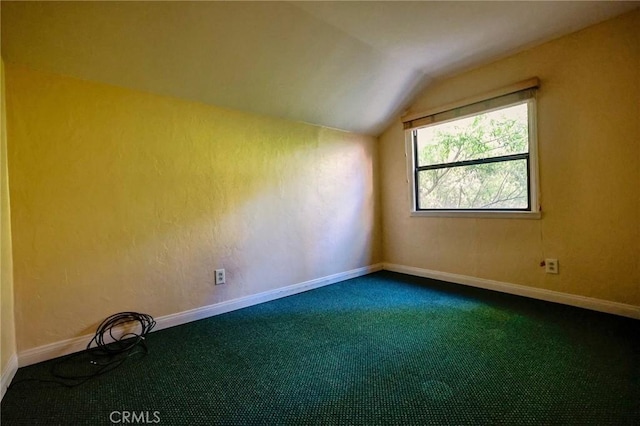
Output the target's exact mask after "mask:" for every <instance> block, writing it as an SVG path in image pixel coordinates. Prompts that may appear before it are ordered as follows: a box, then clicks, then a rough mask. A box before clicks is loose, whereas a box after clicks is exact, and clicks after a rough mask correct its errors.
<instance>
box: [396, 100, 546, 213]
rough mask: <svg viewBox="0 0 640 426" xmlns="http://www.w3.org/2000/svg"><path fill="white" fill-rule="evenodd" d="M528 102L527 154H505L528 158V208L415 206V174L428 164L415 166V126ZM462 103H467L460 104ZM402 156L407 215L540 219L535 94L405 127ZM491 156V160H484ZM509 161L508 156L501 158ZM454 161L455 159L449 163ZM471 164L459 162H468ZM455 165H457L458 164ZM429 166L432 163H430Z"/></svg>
mask: <svg viewBox="0 0 640 426" xmlns="http://www.w3.org/2000/svg"><path fill="white" fill-rule="evenodd" d="M525 103H526V104H527V119H528V136H529V149H528V153H527V154H517V155H513V156H508V157H522V156H526V159H527V163H528V164H527V175H528V180H527V187H528V204H529V206H528V208H526V209H419V208H418V190H419V189H418V174H419V172H420V171H421V170H425V168H427V169H428V168H430V167H431V166H420V167H419V166H418V165H417V164H418V161H417V155H418V153H417V149H416V146H417V137H416V136H414V135H417V130H418V129H421V128H425V127H430V126H432V125H435V124H441V123H445V122H451V121H454V120H459V119H463V118H466V117H471V116H475V115H479V114H483V113H487V112H491V111H496V110H500V109H504V108H508V107H511V106H514V105H520V104H525ZM462 106H463V107H464V106H466V105H462ZM404 132H405V156H406V158H407V181H408V183H409V194H410V195H409V198H410V203H411V209H410V215H411V216H417V217H420V216H426V217H480V218H483V217H484V218H519V219H539V218H540V217H541V209H540V190H539V180H538V137H537V136H538V135H537V102H536V96H535V95H534V96H532V97H530V98H528V99H525V100H519V101H515V102H512V103H508V104H505V105H501V106H499V107H495V108H486V109H483V110H481V111H477V112H473V113H470V114H466V115H461V116H459V117H455V118H452V119H449V120H443V121H439V122H437V123H430V124H426V125H422V126H418V127H413V128H408V129H406V130H405V131H404ZM495 158H498V157H489V158H488V159H483V160H469V161H463V162H459V163H471V164H482V163H488V162H495V160H493V159H495ZM485 160H490V161H485ZM503 161H508V160H503ZM448 164H456V163H448ZM471 164H458V165H457V166H460V165H471ZM457 166H456V167H457ZM431 168H432V167H431Z"/></svg>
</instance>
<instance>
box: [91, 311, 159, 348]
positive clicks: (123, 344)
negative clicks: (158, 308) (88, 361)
mask: <svg viewBox="0 0 640 426" xmlns="http://www.w3.org/2000/svg"><path fill="white" fill-rule="evenodd" d="M133 322H138V323H139V324H140V333H135V332H127V333H125V334H123V335H121V336H120V337H115V336H114V335H113V332H114V330H117V329H118V327H121V326H124V325H125V324H129V323H133ZM155 325H156V322H155V320H154V319H153V317H152V316H151V315H148V314H140V313H138V312H120V313H118V314H113V315H111V316H110V317H108V318H107V319H105V320H104V321H102V323H101V324H100V325H99V326H98V329H97V330H96V334H95V335H94V336H93V338H92V339H91V340H90V341H89V343H88V344H87V350H94V351H103V352H105V353H108V354H119V353H123V352H128V351H130V350H132V349H133V348H134V347H136V346H137V345H138V344H142V346H143V347H144V349H145V351H146V350H147V345H146V343H145V341H144V339H145V337H146V336H147V334H148V333H149V332H150V331H151V330H152V329H153V327H155ZM105 335H108V336H109V337H110V338H111V342H109V343H106V342H105ZM94 343H95V345H96V346H95V347H93V348H92V347H91V345H92V344H94Z"/></svg>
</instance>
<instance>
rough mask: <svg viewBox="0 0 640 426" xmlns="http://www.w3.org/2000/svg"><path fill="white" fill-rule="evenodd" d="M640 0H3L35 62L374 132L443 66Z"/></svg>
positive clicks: (19, 44)
mask: <svg viewBox="0 0 640 426" xmlns="http://www.w3.org/2000/svg"><path fill="white" fill-rule="evenodd" d="M638 6H640V2H617V1H613V2H612V1H602V2H600V1H587V2H577V1H576V2H518V1H515V2H400V1H387V2H7V1H2V3H1V12H2V57H3V59H4V60H5V62H10V63H20V64H24V65H27V66H30V67H32V68H36V69H42V70H48V71H53V72H57V73H62V74H66V75H71V76H75V77H79V78H82V79H86V80H93V81H99V82H104V83H108V84H114V85H118V86H123V87H129V88H134V89H139V90H145V91H149V92H153V93H158V94H163V95H169V96H175V97H179V98H184V99H189V100H195V101H200V102H204V103H208V104H212V105H217V106H222V107H228V108H234V109H239V110H243V111H248V112H253V113H258V114H264V115H269V116H276V117H281V118H285V119H289V120H295V121H303V122H308V123H313V124H318V125H322V126H327V127H334V128H339V129H344V130H349V131H354V132H359V133H366V134H372V135H377V134H379V133H380V132H382V131H383V130H384V129H385V127H386V126H387V125H388V124H389V122H390V120H392V119H393V118H394V117H396V116H397V114H398V113H399V112H400V111H401V110H402V109H403V108H405V107H406V106H407V105H408V103H409V102H411V100H412V99H413V98H414V97H415V96H416V94H417V93H418V92H419V91H420V90H421V89H422V88H424V87H425V86H426V85H428V84H429V82H430V81H432V80H433V79H436V78H441V77H443V76H446V75H450V74H452V73H457V72H460V71H463V70H466V69H469V68H472V67H475V66H478V65H480V64H484V63H487V62H490V61H492V60H495V59H497V58H500V57H504V56H506V55H508V54H511V53H515V52H517V51H520V50H523V49H526V48H529V47H532V46H534V45H537V44H540V43H543V42H545V41H547V40H550V39H553V38H556V37H559V36H562V35H564V34H568V33H570V32H573V31H576V30H579V29H581V28H584V27H586V26H589V25H592V24H594V23H597V22H600V21H603V20H606V19H608V18H611V17H613V16H616V15H618V14H621V13H624V12H626V11H629V10H631V9H633V8H636V7H638Z"/></svg>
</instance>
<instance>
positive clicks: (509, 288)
mask: <svg viewBox="0 0 640 426" xmlns="http://www.w3.org/2000/svg"><path fill="white" fill-rule="evenodd" d="M382 268H383V269H384V270H387V271H393V272H400V273H402V274H407V275H415V276H418V277H425V278H432V279H436V280H441V281H448V282H451V283H455V284H463V285H468V286H472V287H479V288H484V289H487V290H495V291H500V292H503V293H509V294H515V295H518V296H525V297H530V298H532V299H539V300H545V301H547V302H555V303H562V304H564V305H571V306H577V307H579V308H586V309H591V310H594V311H599V312H606V313H609V314H615V315H620V316H624V317H629V318H635V319H640V306H634V305H627V304H625V303H618V302H611V301H608V300H602V299H595V298H592V297H585V296H579V295H575V294H568V293H561V292H559V291H553V290H546V289H542V288H535V287H528V286H524V285H519V284H511V283H506V282H502V281H494V280H488V279H484V278H475V277H470V276H467V275H458V274H451V273H449V272H440V271H432V270H430V269H422V268H415V267H413V266H404V265H397V264H393V263H383V265H382Z"/></svg>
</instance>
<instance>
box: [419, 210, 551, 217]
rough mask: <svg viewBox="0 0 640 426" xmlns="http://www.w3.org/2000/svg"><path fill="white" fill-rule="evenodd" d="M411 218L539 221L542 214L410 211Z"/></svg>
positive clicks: (478, 211)
mask: <svg viewBox="0 0 640 426" xmlns="http://www.w3.org/2000/svg"><path fill="white" fill-rule="evenodd" d="M411 217H463V218H482V219H540V218H542V212H524V211H480V210H468V211H456V210H438V211H412V212H411Z"/></svg>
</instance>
